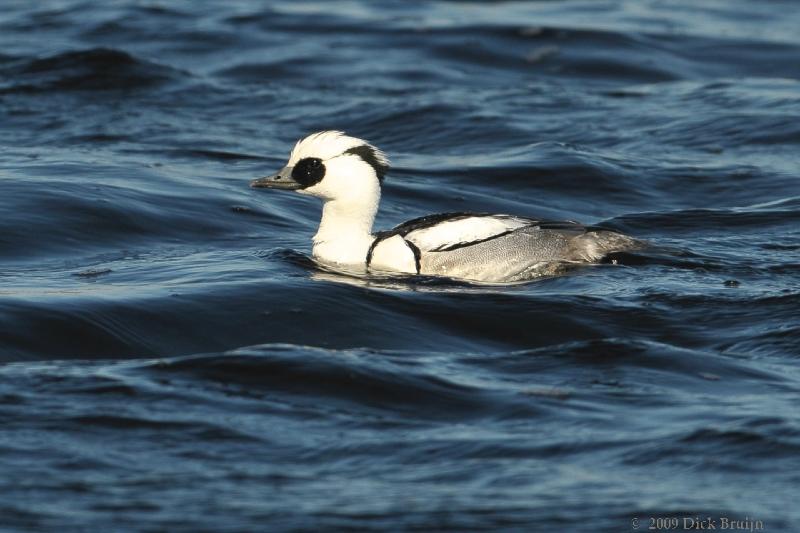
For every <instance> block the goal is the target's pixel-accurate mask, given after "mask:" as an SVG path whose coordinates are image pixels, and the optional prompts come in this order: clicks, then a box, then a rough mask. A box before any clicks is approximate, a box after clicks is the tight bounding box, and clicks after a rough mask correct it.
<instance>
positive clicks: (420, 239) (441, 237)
mask: <svg viewBox="0 0 800 533" xmlns="http://www.w3.org/2000/svg"><path fill="white" fill-rule="evenodd" d="M530 224H531V220H529V219H523V218H517V217H511V216H475V217H467V218H460V219H455V220H445V221H443V222H440V223H438V224H435V225H433V226H430V227H427V228H421V229H418V230H414V231H411V232H410V233H408V234H407V235H406V239H407V240H409V241H411V242H412V243H414V244H415V245H416V246H417V247H418V248H419V249H420V250H421V251H423V252H426V251H435V250H441V249H442V248H447V247H449V246H454V245H457V244H459V243H469V242H475V241H482V240H484V239H489V238H491V237H494V236H495V235H499V234H501V233H506V232H508V231H513V230H515V229H519V228H521V227H523V226H528V225H530Z"/></svg>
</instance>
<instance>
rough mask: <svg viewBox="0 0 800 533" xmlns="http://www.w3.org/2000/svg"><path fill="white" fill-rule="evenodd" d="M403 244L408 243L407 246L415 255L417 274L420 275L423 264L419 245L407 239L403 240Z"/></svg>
mask: <svg viewBox="0 0 800 533" xmlns="http://www.w3.org/2000/svg"><path fill="white" fill-rule="evenodd" d="M403 242H404V243H406V246H408V247H409V248H410V249H411V253H413V254H414V266H415V267H417V274H419V271H420V266H421V265H420V263H421V262H422V253H421V252H420V251H419V248H417V245H416V244H414V243H413V242H411V241H407V240H405V239H403Z"/></svg>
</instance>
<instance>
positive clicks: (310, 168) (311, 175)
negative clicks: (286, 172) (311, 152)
mask: <svg viewBox="0 0 800 533" xmlns="http://www.w3.org/2000/svg"><path fill="white" fill-rule="evenodd" d="M324 177H325V165H323V164H322V159H319V158H318V157H305V158H303V159H301V160H300V161H298V162H297V164H296V165H295V166H294V168H293V169H292V179H293V180H294V181H296V182H297V183H299V184H300V185H302V186H303V188H304V189H305V188H307V187H311V186H312V185H316V184H317V183H319V182H320V181H322V178H324Z"/></svg>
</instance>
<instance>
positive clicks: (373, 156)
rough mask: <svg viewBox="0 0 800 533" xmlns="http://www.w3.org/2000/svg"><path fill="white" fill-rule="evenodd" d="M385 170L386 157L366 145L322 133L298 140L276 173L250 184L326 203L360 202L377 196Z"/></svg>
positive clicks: (351, 138)
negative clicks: (311, 197)
mask: <svg viewBox="0 0 800 533" xmlns="http://www.w3.org/2000/svg"><path fill="white" fill-rule="evenodd" d="M388 169H389V160H388V159H387V157H386V156H385V155H384V154H383V152H381V151H380V150H378V149H377V148H375V147H374V146H372V145H371V144H369V143H368V142H366V141H364V140H361V139H357V138H355V137H350V136H348V135H345V134H344V133H342V132H341V131H321V132H319V133H312V134H311V135H309V136H308V137H306V138H304V139H301V140H299V141H297V144H295V146H294V149H292V153H291V154H290V155H289V161H288V162H287V163H286V166H285V167H284V168H282V169H281V170H280V171H279V172H278V173H277V174H274V175H272V176H267V177H264V178H259V179H257V180H255V181H253V182H252V183H251V184H250V185H251V186H252V187H265V188H270V189H286V190H293V191H297V192H299V193H300V194H309V195H311V196H316V197H318V198H322V199H323V200H326V201H328V200H353V201H359V199H361V198H370V199H371V198H373V197H375V196H376V195H377V197H378V198H379V197H380V182H381V181H382V180H383V176H384V174H386V171H387V170H388Z"/></svg>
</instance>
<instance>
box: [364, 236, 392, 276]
mask: <svg viewBox="0 0 800 533" xmlns="http://www.w3.org/2000/svg"><path fill="white" fill-rule="evenodd" d="M387 237H388V235H381V234H380V233H379V234H378V236H377V237H375V240H374V241H372V244H370V245H369V250H367V268H369V265H370V263H372V254H373V253H374V252H375V247H376V246H378V244H379V243H380V242H381V241H382V240H384V239H386V238H387Z"/></svg>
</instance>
